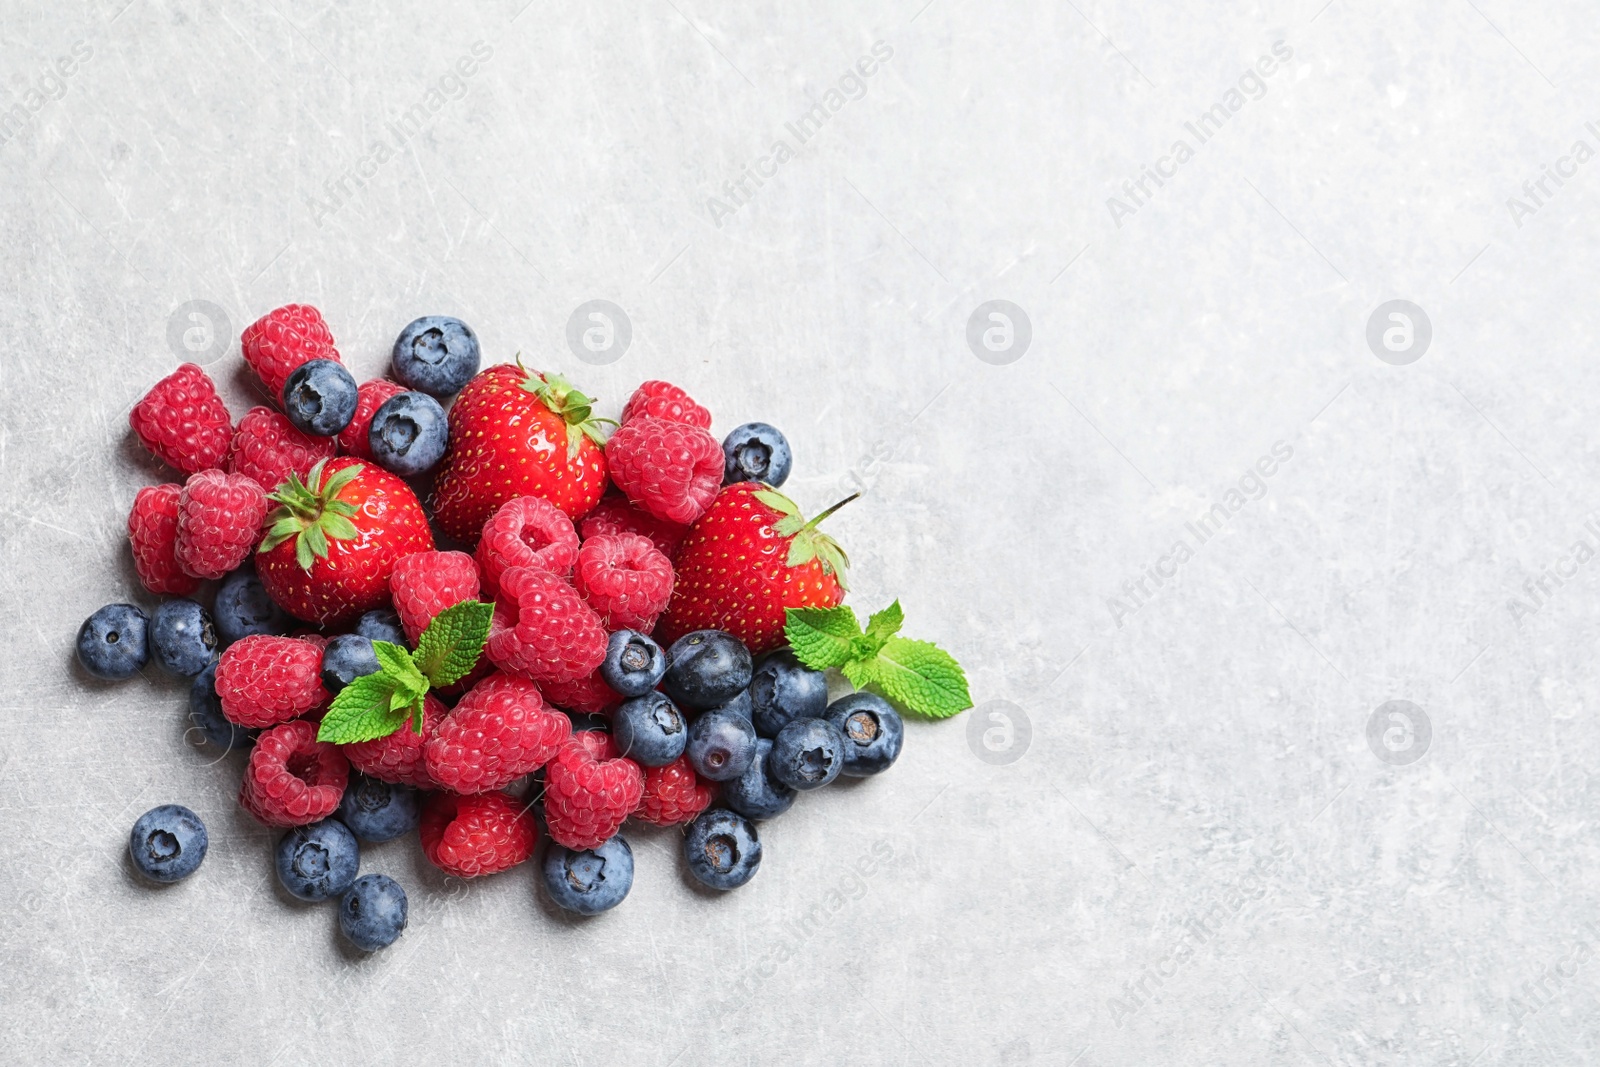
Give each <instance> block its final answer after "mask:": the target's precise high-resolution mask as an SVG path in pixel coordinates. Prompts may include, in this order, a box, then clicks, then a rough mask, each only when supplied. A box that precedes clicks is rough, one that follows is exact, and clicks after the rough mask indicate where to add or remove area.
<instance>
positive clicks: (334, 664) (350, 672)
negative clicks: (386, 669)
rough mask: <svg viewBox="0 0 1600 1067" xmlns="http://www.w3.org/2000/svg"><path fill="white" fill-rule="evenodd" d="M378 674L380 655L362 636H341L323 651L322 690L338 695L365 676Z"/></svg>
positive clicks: (328, 644) (330, 642)
mask: <svg viewBox="0 0 1600 1067" xmlns="http://www.w3.org/2000/svg"><path fill="white" fill-rule="evenodd" d="M377 673H378V654H377V653H376V652H374V651H372V642H371V641H370V640H368V639H367V638H365V637H362V636H361V635H360V634H340V635H339V636H338V637H335V638H334V639H333V640H332V641H329V642H328V643H327V645H326V646H325V647H324V648H323V650H322V688H324V689H326V690H327V691H328V692H330V693H333V694H335V695H337V694H338V693H339V692H340V691H341V690H342V689H344V687H345V686H347V685H349V684H350V683H351V682H353V681H355V680H356V679H357V678H360V677H361V676H362V675H364V674H377Z"/></svg>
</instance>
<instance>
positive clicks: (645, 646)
mask: <svg viewBox="0 0 1600 1067" xmlns="http://www.w3.org/2000/svg"><path fill="white" fill-rule="evenodd" d="M666 672H667V654H666V653H665V652H663V651H661V646H660V645H658V644H656V643H655V642H654V641H652V640H651V639H650V638H649V637H648V636H646V635H645V634H642V633H640V632H639V631H637V630H618V631H617V632H616V633H614V634H612V635H611V637H610V639H609V640H608V641H607V642H606V658H605V659H603V660H601V662H600V677H601V678H602V679H604V681H605V683H606V685H609V686H610V687H611V688H612V690H614V691H615V692H616V693H617V695H618V696H625V697H639V696H644V695H645V694H646V693H648V692H650V690H652V689H654V688H655V687H656V685H657V684H658V683H659V682H660V681H661V676H662V675H663V674H665V673H666Z"/></svg>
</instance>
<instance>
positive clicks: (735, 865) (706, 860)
mask: <svg viewBox="0 0 1600 1067" xmlns="http://www.w3.org/2000/svg"><path fill="white" fill-rule="evenodd" d="M683 855H684V858H685V859H687V860H688V861H689V873H690V874H692V875H694V876H695V878H696V879H697V880H698V881H699V882H700V883H701V884H702V885H705V886H708V887H709V888H711V889H737V888H739V887H740V886H742V885H744V884H745V883H746V882H748V881H749V880H750V879H752V878H754V877H755V876H756V870H757V869H758V868H759V867H760V866H761V838H760V837H758V836H757V835H756V828H755V827H754V826H752V825H751V824H750V821H749V820H748V819H746V818H745V817H744V816H743V815H738V814H736V813H734V812H731V811H728V810H727V809H726V808H712V809H711V810H709V811H703V812H701V813H700V816H699V817H698V818H696V819H695V821H694V822H693V823H691V824H690V826H689V832H688V833H687V834H685V835H684V838H683Z"/></svg>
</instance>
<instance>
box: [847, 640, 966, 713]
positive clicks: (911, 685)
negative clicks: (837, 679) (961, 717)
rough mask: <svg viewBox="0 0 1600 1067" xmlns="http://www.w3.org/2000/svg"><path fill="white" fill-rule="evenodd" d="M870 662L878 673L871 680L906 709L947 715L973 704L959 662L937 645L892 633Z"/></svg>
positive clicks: (885, 694)
mask: <svg viewBox="0 0 1600 1067" xmlns="http://www.w3.org/2000/svg"><path fill="white" fill-rule="evenodd" d="M873 662H874V664H875V666H874V667H873V668H872V669H873V670H874V671H875V673H876V675H877V677H875V678H873V679H872V681H871V683H870V684H872V685H874V686H876V687H877V688H878V689H880V690H881V691H882V692H883V695H884V696H886V697H888V698H889V699H890V700H892V701H894V702H895V703H896V704H899V705H901V706H902V707H904V708H905V709H906V710H907V711H911V712H914V713H916V714H918V715H926V716H927V717H929V718H931V719H948V718H949V717H950V716H952V715H954V714H955V713H956V712H958V711H965V710H966V709H967V708H970V707H972V697H971V696H970V695H969V694H968V693H967V676H966V675H965V674H964V673H963V672H962V670H961V665H960V664H958V663H957V662H956V661H955V658H954V657H952V656H951V655H950V653H948V652H946V651H945V650H944V649H942V648H940V647H939V646H938V645H935V644H932V643H931V642H928V641H912V640H910V639H909V638H905V637H891V638H889V640H888V641H887V642H886V643H885V644H884V646H883V651H881V652H879V653H878V657H877V659H876V660H875V661H873ZM851 680H852V681H854V679H851Z"/></svg>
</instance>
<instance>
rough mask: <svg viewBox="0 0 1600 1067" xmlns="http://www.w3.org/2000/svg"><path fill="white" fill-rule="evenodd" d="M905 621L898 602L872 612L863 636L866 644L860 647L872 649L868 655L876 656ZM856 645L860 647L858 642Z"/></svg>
mask: <svg viewBox="0 0 1600 1067" xmlns="http://www.w3.org/2000/svg"><path fill="white" fill-rule="evenodd" d="M905 621H906V615H905V612H903V611H901V610H900V601H898V600H896V601H895V602H894V603H893V604H890V605H889V606H888V607H886V608H884V609H883V610H882V611H875V612H873V613H872V617H871V618H869V619H868V620H867V632H866V635H865V636H866V639H867V642H866V644H865V645H864V646H861V647H866V648H870V649H872V651H871V653H869V654H870V655H874V656H876V655H877V654H878V653H879V652H880V651H881V650H882V649H883V646H884V644H885V643H886V642H887V641H888V640H889V638H891V637H893V636H894V635H895V634H897V633H899V632H900V624H901V623H903V622H905ZM857 644H858V646H859V645H861V643H860V642H857Z"/></svg>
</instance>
